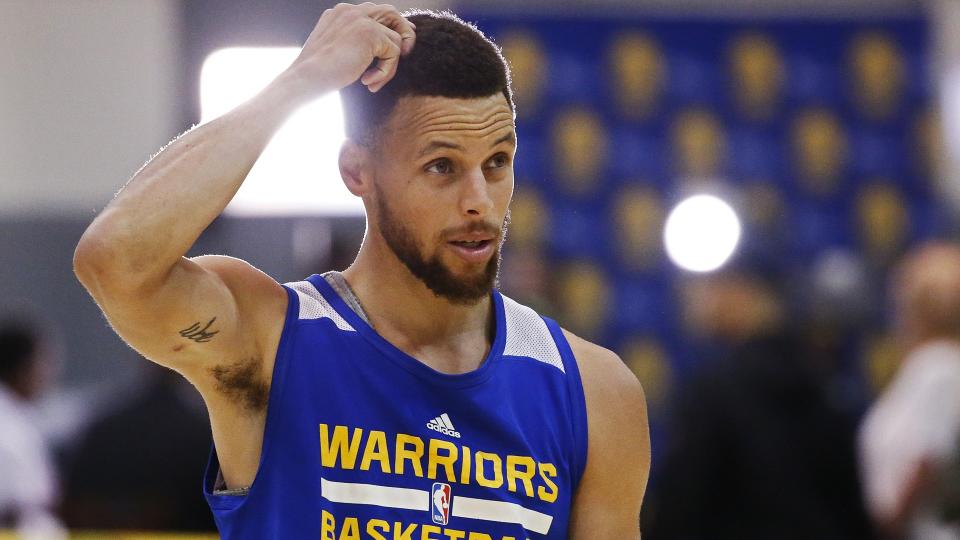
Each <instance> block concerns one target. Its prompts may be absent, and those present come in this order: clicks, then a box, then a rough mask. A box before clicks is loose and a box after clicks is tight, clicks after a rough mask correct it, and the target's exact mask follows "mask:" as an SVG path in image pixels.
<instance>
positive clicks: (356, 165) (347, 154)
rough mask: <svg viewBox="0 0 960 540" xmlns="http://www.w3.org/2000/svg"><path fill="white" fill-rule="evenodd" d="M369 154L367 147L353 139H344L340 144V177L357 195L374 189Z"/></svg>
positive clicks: (359, 195)
mask: <svg viewBox="0 0 960 540" xmlns="http://www.w3.org/2000/svg"><path fill="white" fill-rule="evenodd" d="M368 156H369V153H368V152H367V149H366V148H365V147H363V146H361V145H359V144H357V143H356V142H354V141H353V140H351V139H346V140H344V141H343V144H342V145H340V157H339V159H338V164H339V166H340V178H342V179H343V184H344V185H345V186H347V189H348V190H350V193H353V194H354V195H356V196H357V197H363V196H364V195H366V194H367V193H369V192H370V191H371V190H372V189H373V175H372V174H371V171H370V162H369V160H368V159H367V158H368Z"/></svg>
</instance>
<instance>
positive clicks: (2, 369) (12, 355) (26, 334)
mask: <svg viewBox="0 0 960 540" xmlns="http://www.w3.org/2000/svg"><path fill="white" fill-rule="evenodd" d="M39 342H40V334H39V332H37V330H36V328H35V327H34V325H32V324H30V323H27V322H25V321H21V320H16V319H10V320H5V321H0V383H11V382H13V380H14V379H15V378H16V377H17V376H18V375H19V374H20V373H21V372H22V371H23V369H24V368H26V367H27V366H28V365H29V364H30V363H31V362H33V361H34V358H35V357H36V354H37V348H38V346H39Z"/></svg>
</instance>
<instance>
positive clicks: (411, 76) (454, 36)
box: [340, 10, 515, 146]
mask: <svg viewBox="0 0 960 540" xmlns="http://www.w3.org/2000/svg"><path fill="white" fill-rule="evenodd" d="M403 16H404V17H406V18H407V20H409V21H410V22H412V23H413V24H415V25H416V26H417V28H416V34H417V39H416V43H415V44H414V47H413V50H412V51H411V52H410V54H408V55H406V56H403V57H401V58H400V62H399V64H398V65H397V72H396V74H395V75H394V76H393V78H392V79H390V82H388V83H387V84H386V85H385V86H384V87H383V88H381V89H380V90H379V91H378V92H376V93H373V92H370V91H369V90H367V87H366V86H364V85H363V84H362V83H361V82H360V81H359V80H358V81H356V82H354V83H353V84H351V85H349V86H347V87H346V88H343V89H342V90H340V99H341V101H342V104H343V115H344V126H345V129H346V135H347V137H348V138H349V139H351V140H353V141H354V142H356V143H359V144H363V145H368V146H369V145H373V144H375V143H376V141H377V139H378V135H379V132H380V131H381V129H382V128H383V126H384V125H385V124H386V122H387V120H388V119H389V117H390V113H392V112H393V109H394V108H395V107H396V105H397V101H399V99H400V98H402V97H406V96H435V97H447V98H468V99H470V98H485V97H489V96H492V95H494V94H496V93H498V92H499V93H501V94H503V97H505V98H506V99H507V104H508V105H509V106H510V110H511V111H512V112H515V111H514V104H513V92H512V90H511V88H510V67H509V66H508V64H507V61H506V60H505V59H504V57H503V54H502V53H501V52H500V47H498V46H497V45H496V44H495V43H494V42H493V41H491V40H490V39H489V38H487V37H486V36H485V35H484V34H483V32H481V31H480V30H479V29H478V28H477V27H476V26H474V25H472V24H470V23H467V22H465V21H463V20H462V19H460V18H459V17H457V16H456V15H454V14H453V13H452V12H450V11H442V12H437V11H429V10H411V11H405V12H404V13H403Z"/></svg>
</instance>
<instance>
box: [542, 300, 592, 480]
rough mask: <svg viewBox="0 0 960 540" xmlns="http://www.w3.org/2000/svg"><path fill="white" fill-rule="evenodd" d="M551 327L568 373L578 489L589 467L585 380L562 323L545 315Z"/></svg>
mask: <svg viewBox="0 0 960 540" xmlns="http://www.w3.org/2000/svg"><path fill="white" fill-rule="evenodd" d="M543 321H544V322H545V323H547V328H549V329H550V335H551V336H553V341H554V342H555V343H556V345H557V349H558V350H559V351H560V359H561V360H562V361H563V369H564V372H565V373H566V377H565V378H566V383H567V395H568V397H569V403H570V429H571V436H572V439H573V441H572V442H573V455H574V463H573V471H572V472H573V488H574V490H576V488H577V486H578V485H580V479H581V478H582V477H583V473H584V470H586V467H587V448H588V444H587V443H588V440H589V432H588V426H587V401H586V398H585V397H584V394H583V381H582V380H581V379H580V369H579V368H578V367H577V359H576V357H574V355H573V350H572V349H571V348H570V344H569V343H568V342H567V338H566V336H564V335H563V330H562V329H561V328H560V325H559V324H557V323H556V321H554V320H553V319H550V318H548V317H543Z"/></svg>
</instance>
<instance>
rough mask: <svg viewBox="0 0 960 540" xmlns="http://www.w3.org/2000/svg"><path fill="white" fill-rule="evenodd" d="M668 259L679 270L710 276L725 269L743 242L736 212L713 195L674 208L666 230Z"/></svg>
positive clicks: (665, 238) (664, 237)
mask: <svg viewBox="0 0 960 540" xmlns="http://www.w3.org/2000/svg"><path fill="white" fill-rule="evenodd" d="M663 241H664V244H665V245H666V248H667V255H669V256H670V259H671V260H672V261H673V262H674V264H676V265H677V266H679V267H681V268H683V269H686V270H690V271H693V272H710V271H713V270H716V269H717V268H720V267H721V266H723V264H724V263H726V262H727V260H729V259H730V256H731V255H733V250H734V249H736V247H737V243H738V242H739V241H740V220H739V219H738V218H737V214H736V213H735V212H734V211H733V208H731V207H730V205H729V204H727V203H726V202H724V201H723V200H722V199H719V198H717V197H714V196H712V195H694V196H693V197H690V198H688V199H685V200H684V201H683V202H681V203H680V204H678V205H677V206H676V208H674V209H673V210H672V211H671V212H670V215H669V216H668V217H667V223H666V226H665V227H664V230H663Z"/></svg>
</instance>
